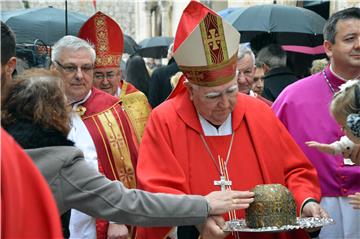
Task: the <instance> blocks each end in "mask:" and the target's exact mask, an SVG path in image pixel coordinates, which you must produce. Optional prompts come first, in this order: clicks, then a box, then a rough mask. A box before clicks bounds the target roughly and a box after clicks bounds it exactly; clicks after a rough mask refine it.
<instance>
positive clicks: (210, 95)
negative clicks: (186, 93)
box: [203, 84, 239, 102]
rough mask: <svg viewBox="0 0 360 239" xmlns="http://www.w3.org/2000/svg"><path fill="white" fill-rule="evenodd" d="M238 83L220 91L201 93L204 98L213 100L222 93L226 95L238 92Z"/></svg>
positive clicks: (217, 98)
mask: <svg viewBox="0 0 360 239" xmlns="http://www.w3.org/2000/svg"><path fill="white" fill-rule="evenodd" d="M238 91H239V90H238V85H237V84H236V85H232V86H230V87H229V88H227V89H225V90H223V91H221V92H216V91H214V92H208V93H206V94H204V95H203V97H204V99H205V100H206V101H209V102H215V101H218V100H219V99H221V97H222V95H225V96H227V97H230V96H234V95H236V94H237V93H238Z"/></svg>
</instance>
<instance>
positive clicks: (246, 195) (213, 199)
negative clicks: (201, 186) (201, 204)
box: [205, 190, 254, 215]
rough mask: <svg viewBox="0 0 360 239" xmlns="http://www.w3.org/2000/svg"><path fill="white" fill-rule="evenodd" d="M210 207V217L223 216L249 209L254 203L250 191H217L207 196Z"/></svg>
mask: <svg viewBox="0 0 360 239" xmlns="http://www.w3.org/2000/svg"><path fill="white" fill-rule="evenodd" d="M205 198H206V200H207V201H208V204H209V206H210V211H209V215H222V214H224V213H227V212H229V211H232V210H238V209H244V208H248V207H249V204H250V203H252V202H253V201H254V193H253V192H250V191H230V190H229V191H215V192H212V193H209V194H208V195H206V196H205Z"/></svg>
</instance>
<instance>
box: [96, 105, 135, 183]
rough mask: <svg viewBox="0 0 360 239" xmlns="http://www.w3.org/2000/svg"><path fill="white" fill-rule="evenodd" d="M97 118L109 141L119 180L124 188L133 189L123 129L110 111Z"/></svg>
mask: <svg viewBox="0 0 360 239" xmlns="http://www.w3.org/2000/svg"><path fill="white" fill-rule="evenodd" d="M98 118H99V121H100V123H101V125H102V127H103V128H104V130H105V134H106V137H107V139H108V140H109V145H110V149H111V154H112V155H113V158H114V161H115V167H116V169H117V170H116V171H117V173H118V175H119V177H120V180H121V181H122V182H123V183H124V185H125V186H126V187H128V188H135V187H136V183H135V174H134V168H133V166H132V161H131V158H130V157H131V156H130V151H129V148H128V143H127V142H126V138H125V137H124V135H123V132H124V130H123V129H121V128H123V126H122V124H121V122H120V125H119V124H118V123H117V121H116V119H115V116H114V115H113V113H112V112H111V110H108V111H105V112H102V113H100V114H99V115H98ZM120 127H121V128H120Z"/></svg>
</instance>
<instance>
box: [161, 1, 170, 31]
mask: <svg viewBox="0 0 360 239" xmlns="http://www.w3.org/2000/svg"><path fill="white" fill-rule="evenodd" d="M159 6H160V14H161V35H162V36H170V35H171V29H170V27H171V25H170V8H171V2H170V1H167V0H160V1H159Z"/></svg>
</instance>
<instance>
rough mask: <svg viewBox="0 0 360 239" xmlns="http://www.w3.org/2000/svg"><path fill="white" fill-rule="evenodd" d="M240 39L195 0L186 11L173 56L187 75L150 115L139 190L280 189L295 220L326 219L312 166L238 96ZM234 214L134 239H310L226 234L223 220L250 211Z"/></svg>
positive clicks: (268, 118) (258, 106) (276, 125)
mask: <svg viewBox="0 0 360 239" xmlns="http://www.w3.org/2000/svg"><path fill="white" fill-rule="evenodd" d="M239 38H240V35H239V33H238V31H237V30H236V29H234V28H233V27H232V26H230V25H229V24H228V23H227V22H225V21H222V19H221V17H219V16H218V15H217V14H216V13H214V12H213V11H212V10H210V9H208V8H207V7H206V6H204V5H202V4H201V3H199V2H197V1H191V2H190V3H189V5H188V6H187V7H186V8H185V10H184V13H183V15H182V17H181V18H180V23H179V26H178V29H177V33H176V36H175V41H174V58H175V60H176V62H177V64H178V66H179V68H180V70H181V71H182V72H183V73H184V76H185V77H183V78H182V79H180V81H179V83H178V84H177V86H176V88H175V89H174V91H173V92H172V94H171V95H170V98H169V99H168V100H167V101H165V102H163V103H162V104H161V105H159V106H158V107H156V108H155V109H153V111H152V113H151V117H150V119H149V122H148V124H147V126H146V129H145V132H144V137H143V139H142V143H141V147H140V151H139V159H138V164H137V178H138V182H139V186H140V187H141V188H143V189H145V190H147V191H151V192H167V193H174V194H191V193H195V194H203V195H204V194H207V193H208V192H210V191H213V190H221V189H223V188H225V189H227V190H229V189H232V190H251V189H252V188H254V187H255V186H256V185H258V184H271V183H280V184H282V185H285V186H286V187H288V188H289V190H290V191H291V192H292V193H293V195H294V198H295V201H296V204H297V214H298V216H303V217H309V216H319V217H327V214H326V212H325V211H324V210H323V209H322V208H321V207H320V205H319V204H318V203H317V201H318V200H319V199H320V186H319V181H318V179H317V174H316V170H315V169H314V168H313V167H312V165H311V163H310V162H309V160H308V159H307V158H306V157H305V156H304V154H303V153H302V152H301V150H300V149H299V147H298V146H297V144H296V143H295V141H294V140H293V139H292V138H291V137H290V135H289V133H288V132H287V130H286V129H285V127H284V126H283V125H282V124H281V123H280V121H279V120H278V119H277V118H276V117H275V115H274V113H273V112H272V111H271V108H270V107H268V106H267V105H265V104H263V103H261V102H260V101H259V100H257V99H255V98H253V97H250V96H248V95H246V94H240V93H238V91H237V90H238V89H237V88H238V84H237V77H236V63H237V51H238V47H239V44H238V43H239V40H240V39H239ZM184 78H185V80H184ZM219 186H220V187H219ZM230 215H231V216H229V215H223V216H224V217H217V218H216V219H215V220H214V223H215V224H217V225H218V227H219V230H218V231H211V232H210V231H207V230H202V227H201V226H199V227H197V228H194V227H178V228H177V229H174V228H137V236H138V238H142V239H148V238H166V236H170V237H171V238H173V237H175V238H178V239H182V238H186V239H192V238H198V236H199V234H200V235H201V236H202V238H224V237H226V238H239V237H240V238H245V239H246V238H309V237H308V235H307V232H305V231H303V230H298V231H295V232H291V233H289V232H284V233H279V234H277V233H261V234H256V233H255V234H254V233H253V234H246V233H239V234H236V233H233V234H228V233H224V232H223V231H221V228H222V227H223V225H224V221H225V220H230V219H234V218H238V219H239V218H244V215H245V212H244V210H239V211H236V212H232V213H231V214H230ZM174 234H176V235H174Z"/></svg>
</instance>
